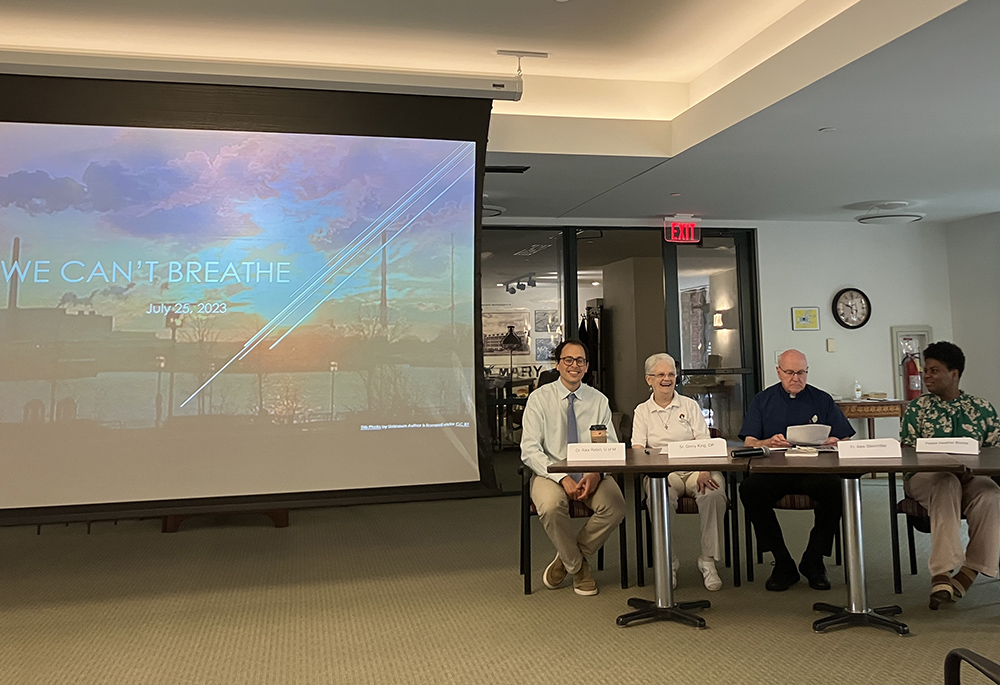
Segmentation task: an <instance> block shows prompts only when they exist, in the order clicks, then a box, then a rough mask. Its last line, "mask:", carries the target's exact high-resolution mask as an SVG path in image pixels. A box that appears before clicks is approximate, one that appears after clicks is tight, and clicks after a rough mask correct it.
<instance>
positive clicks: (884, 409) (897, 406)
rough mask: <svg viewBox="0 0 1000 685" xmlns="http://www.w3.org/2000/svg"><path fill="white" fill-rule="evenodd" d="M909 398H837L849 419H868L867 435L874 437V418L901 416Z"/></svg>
mask: <svg viewBox="0 0 1000 685" xmlns="http://www.w3.org/2000/svg"><path fill="white" fill-rule="evenodd" d="M909 405H910V400H837V406H838V407H840V411H842V412H844V416H846V417H847V418H849V419H868V437H869V438H874V437H875V419H884V418H893V417H896V418H900V419H901V418H903V412H905V411H906V408H907V407H908V406H909Z"/></svg>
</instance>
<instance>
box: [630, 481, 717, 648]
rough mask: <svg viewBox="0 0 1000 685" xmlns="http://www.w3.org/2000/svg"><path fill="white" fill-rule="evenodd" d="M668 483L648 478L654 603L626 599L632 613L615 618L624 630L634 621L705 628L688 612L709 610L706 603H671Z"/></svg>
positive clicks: (709, 604)
mask: <svg viewBox="0 0 1000 685" xmlns="http://www.w3.org/2000/svg"><path fill="white" fill-rule="evenodd" d="M667 487H668V485H667V479H666V477H664V476H659V475H658V476H651V477H650V479H649V513H650V519H651V523H652V524H653V575H654V579H655V585H656V599H655V600H648V599H642V598H639V597H633V598H631V599H629V601H628V605H629V606H630V607H632V608H634V609H635V611H631V612H629V613H627V614H622V615H621V616H619V617H618V621H617V623H618V625H620V626H627V625H628V624H629V623H631V622H633V621H639V620H646V619H650V620H659V621H677V622H678V623H684V624H686V625H689V626H692V627H694V628H702V629H703V628H707V627H708V625H707V624H706V623H705V619H703V618H702V617H701V616H695V615H694V614H692V613H690V611H688V610H689V609H703V608H708V607H710V606H712V604H711V602H709V601H708V600H707V599H701V600H696V601H692V602H678V603H675V602H674V589H673V587H674V569H673V567H672V566H671V563H670V518H669V516H668V514H667V506H668V505H667V503H668V502H669V501H670V499H669V497H668V495H667Z"/></svg>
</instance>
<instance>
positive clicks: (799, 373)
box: [778, 366, 809, 378]
mask: <svg viewBox="0 0 1000 685" xmlns="http://www.w3.org/2000/svg"><path fill="white" fill-rule="evenodd" d="M778 371H780V372H781V373H783V374H785V375H786V376H798V377H799V378H802V377H804V376H805V375H806V374H807V373H809V369H808V368H805V369H803V370H802V371H789V370H788V369H783V368H781V367H780V366H779V367H778Z"/></svg>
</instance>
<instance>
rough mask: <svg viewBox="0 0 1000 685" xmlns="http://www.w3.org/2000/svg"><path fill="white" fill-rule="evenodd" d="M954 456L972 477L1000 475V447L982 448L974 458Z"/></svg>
mask: <svg viewBox="0 0 1000 685" xmlns="http://www.w3.org/2000/svg"><path fill="white" fill-rule="evenodd" d="M954 456H955V459H958V460H959V461H961V462H962V464H964V465H965V467H966V468H968V469H969V471H970V472H971V473H972V475H973V476H997V475H1000V447H984V448H982V449H981V450H980V451H979V455H978V456H975V457H973V456H971V455H961V454H956V455H954Z"/></svg>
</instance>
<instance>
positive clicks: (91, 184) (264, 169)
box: [0, 123, 478, 499]
mask: <svg viewBox="0 0 1000 685" xmlns="http://www.w3.org/2000/svg"><path fill="white" fill-rule="evenodd" d="M474 219H475V144H474V143H471V142H460V141H442V140H417V139H394V138H376V137H357V136H333V135H303V134H287V133H255V132H238V131H202V130H172V129H139V128H118V127H91V126H88V127H84V126H56V125H43V124H17V123H0V277H2V281H3V286H4V288H5V292H6V306H5V307H4V308H2V309H0V431H3V430H5V429H4V427H8V428H7V429H6V430H8V431H10V430H14V429H15V427H16V431H15V434H16V435H24V434H25V431H26V430H30V431H31V434H32V435H33V436H35V437H34V438H33V439H36V441H37V440H38V439H41V440H43V441H44V440H46V439H55V438H45V437H41V438H39V437H38V436H46V435H50V434H51V435H52V436H59V435H63V434H64V433H66V432H67V431H70V430H72V431H77V432H79V431H85V432H86V431H90V432H94V433H95V434H100V435H102V436H104V437H102V438H100V439H95V440H96V442H97V443H101V441H105V442H104V444H103V449H105V451H107V450H106V448H107V446H108V444H114V440H115V438H114V437H113V435H114V434H115V433H122V434H124V433H131V434H142V435H145V434H147V433H148V434H150V435H156V434H163V435H175V436H177V437H178V439H179V438H181V437H182V436H184V435H191V436H199V438H205V437H206V436H210V440H209V441H208V442H210V443H211V444H213V445H214V444H216V443H218V444H219V445H221V446H222V447H221V450H222V454H220V453H219V452H218V450H216V449H215V448H213V451H211V452H209V451H207V450H206V451H205V452H204V453H203V454H202V456H203V457H204V458H205V459H230V458H232V459H235V458H236V457H234V456H233V455H231V454H229V450H227V449H226V448H225V445H226V444H230V445H236V444H240V445H243V444H244V443H246V444H247V445H252V444H253V443H254V441H256V440H259V439H260V436H262V435H273V436H279V437H281V436H284V437H287V438H288V439H289V440H291V441H292V442H287V443H285V444H286V445H287V446H288V448H289V452H290V453H294V452H296V448H295V443H294V440H297V439H300V437H299V436H301V435H302V434H303V433H318V434H322V436H324V437H323V440H321V441H319V442H315V443H313V442H311V443H310V444H311V445H312V444H315V445H322V444H326V445H328V447H329V446H337V445H340V446H344V447H348V448H351V449H356V450H365V451H372V450H378V449H383V448H385V447H386V445H387V443H383V442H379V439H378V438H372V437H371V436H372V435H377V434H384V433H392V432H394V431H410V432H414V431H420V432H426V431H430V432H434V433H437V434H441V435H444V434H445V433H447V437H441V438H439V439H436V440H435V439H431V442H430V443H429V444H433V445H436V444H438V442H442V441H443V444H449V445H452V447H450V448H449V449H450V450H451V451H453V452H454V451H455V450H456V448H455V447H454V445H456V444H458V445H462V447H461V448H460V449H458V452H459V453H460V455H459V457H457V458H458V459H459V461H461V462H462V464H463V468H461V469H459V472H458V473H452V474H451V475H449V476H446V477H444V478H442V477H441V476H440V474H432V476H431V480H430V481H428V482H441V481H442V480H445V481H447V480H469V479H472V480H474V479H477V478H478V469H477V467H476V466H475V444H474V402H473V399H472V398H473V395H474V393H473V390H472V376H473V374H472V367H473V344H472V340H473V325H472V324H473V311H474V309H473V300H472V295H473V277H474V275H473V263H474V259H473V252H474V243H473V239H474V225H475V221H474ZM449 431H450V432H449ZM454 431H458V433H460V434H461V437H460V438H458V439H455V438H454V435H455V433H454ZM86 434H88V435H89V434H90V433H86ZM109 436H110V437H109ZM248 436H249V437H248ZM253 436H256V437H253ZM359 436H361V437H359ZM134 437H135V435H132V436H131V437H129V438H128V439H132V438H134ZM147 437H148V436H147ZM122 439H125V438H122ZM425 439H426V438H420V439H418V444H419V442H420V440H425ZM107 441H111V442H110V443H108V442H107ZM227 441H228V442H227ZM232 441H235V442H232ZM240 441H243V442H240ZM324 441H325V443H324ZM151 444H155V443H151ZM203 444H207V443H204V442H203ZM100 449H102V448H97V447H95V453H97V452H100ZM156 449H157V448H155V447H152V448H149V453H150V454H151V455H153V456H152V457H151V458H152V459H155V458H156ZM242 449H243V447H240V449H239V450H236V449H235V448H234V450H232V452H233V454H236V453H240V454H243V453H242V452H241V450H242ZM310 449H312V448H310ZM316 449H321V448H320V447H316ZM434 449H436V448H434ZM109 458H110V457H109ZM164 458H166V457H165V456H164ZM171 458H173V457H171ZM285 458H290V457H285ZM351 458H352V459H356V458H358V455H356V454H355V455H351ZM240 459H243V458H242V457H241V458H240ZM303 459H306V460H307V461H308V460H309V459H313V457H311V456H307V457H303ZM243 460H244V461H245V459H243ZM234 463H235V462H234ZM315 475H316V474H315V472H311V473H309V474H306V475H304V476H302V482H293V481H294V479H291V480H287V479H286V480H287V482H280V481H281V479H278V481H279V484H278V486H277V487H275V485H274V482H273V481H274V479H273V478H270V476H269V482H268V483H266V484H265V483H263V482H262V483H260V484H257V485H250V484H247V483H244V484H241V485H233V484H225V483H222V482H221V481H220V483H219V484H217V487H216V486H211V487H206V488H204V489H205V490H206V492H199V493H197V494H198V495H202V494H242V493H245V492H269V491H278V492H280V491H287V490H311V489H327V488H330V489H337V488H341V487H366V486H381V485H386V484H409V483H408V482H407V483H404V482H399V483H396V482H392V483H387V482H385V473H383V472H377V473H374V475H372V473H369V475H365V474H364V473H362V474H361V475H360V476H358V477H356V478H354V477H348V478H346V479H344V478H340V479H339V482H334V481H336V480H338V479H336V478H330V479H327V480H324V477H321V478H319V480H317V478H316V477H315ZM470 476H471V478H470ZM414 477H415V476H405V477H403V480H406V479H408V478H409V479H411V480H412V478H414ZM416 478H417V480H415V481H413V482H421V481H420V477H416ZM390 480H392V478H390ZM306 481H308V482H306ZM166 489H167V490H169V489H170V488H166ZM153 490H156V488H150V492H148V493H139V495H138V496H137V495H136V493H130V494H128V495H127V496H126V497H133V498H142V497H144V496H148V497H170V496H185V495H177V493H173V492H153ZM190 496H194V495H190ZM84 499H86V498H84ZM112 499H113V498H112Z"/></svg>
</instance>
